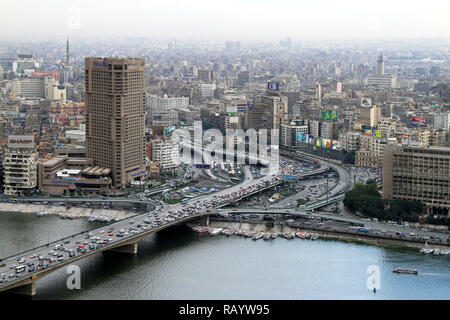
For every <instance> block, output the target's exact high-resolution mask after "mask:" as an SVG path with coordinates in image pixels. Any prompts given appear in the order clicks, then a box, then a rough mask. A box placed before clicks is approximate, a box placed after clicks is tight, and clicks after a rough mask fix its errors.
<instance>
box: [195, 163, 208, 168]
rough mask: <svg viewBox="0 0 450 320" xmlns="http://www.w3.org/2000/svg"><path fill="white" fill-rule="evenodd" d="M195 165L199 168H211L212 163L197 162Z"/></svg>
mask: <svg viewBox="0 0 450 320" xmlns="http://www.w3.org/2000/svg"><path fill="white" fill-rule="evenodd" d="M195 167H196V168H199V169H209V168H210V165H209V164H206V163H197V164H196V165H195Z"/></svg>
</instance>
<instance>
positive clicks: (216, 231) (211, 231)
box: [209, 228, 222, 236]
mask: <svg viewBox="0 0 450 320" xmlns="http://www.w3.org/2000/svg"><path fill="white" fill-rule="evenodd" d="M221 231H222V228H211V229H210V230H209V235H211V236H215V235H218V234H219V233H220V232H221Z"/></svg>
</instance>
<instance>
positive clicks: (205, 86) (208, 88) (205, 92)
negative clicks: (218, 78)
mask: <svg viewBox="0 0 450 320" xmlns="http://www.w3.org/2000/svg"><path fill="white" fill-rule="evenodd" d="M200 89H201V91H202V98H211V97H213V96H214V90H215V89H216V85H215V84H214V83H202V84H201V85H200Z"/></svg>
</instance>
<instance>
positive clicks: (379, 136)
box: [372, 129, 381, 138]
mask: <svg viewBox="0 0 450 320" xmlns="http://www.w3.org/2000/svg"><path fill="white" fill-rule="evenodd" d="M372 135H373V136H374V137H375V138H381V131H380V130H375V129H373V131H372Z"/></svg>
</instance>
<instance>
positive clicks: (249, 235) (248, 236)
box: [245, 232, 256, 238]
mask: <svg viewBox="0 0 450 320" xmlns="http://www.w3.org/2000/svg"><path fill="white" fill-rule="evenodd" d="M255 234H256V232H246V233H245V237H246V238H251V237H253V236H254V235H255Z"/></svg>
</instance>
